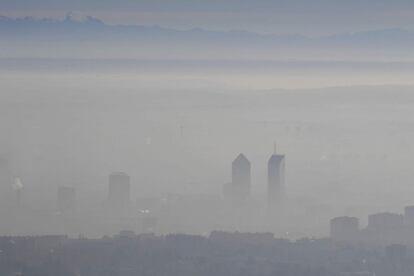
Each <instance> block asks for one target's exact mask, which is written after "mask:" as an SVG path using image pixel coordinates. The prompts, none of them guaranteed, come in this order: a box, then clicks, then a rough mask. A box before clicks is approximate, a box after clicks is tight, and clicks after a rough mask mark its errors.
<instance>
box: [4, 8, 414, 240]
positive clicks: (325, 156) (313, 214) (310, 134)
mask: <svg viewBox="0 0 414 276" xmlns="http://www.w3.org/2000/svg"><path fill="white" fill-rule="evenodd" d="M57 2H60V3H59V4H55V2H54V4H52V3H50V2H49V1H40V0H39V1H32V4H30V1H27V2H24V3H23V1H4V2H2V3H1V5H2V6H1V7H2V9H1V10H2V14H4V17H2V18H1V19H0V34H1V37H2V38H0V47H1V53H0V105H1V107H0V126H1V128H2V131H1V134H0V170H1V178H2V182H1V189H2V192H1V197H2V199H3V200H2V201H1V205H3V207H2V208H0V210H1V211H0V216H1V218H2V219H4V221H13V219H14V218H15V214H14V213H13V211H12V210H13V208H12V207H10V206H12V205H13V204H12V201H13V200H14V199H13V191H12V190H13V187H12V183H13V178H14V177H19V178H20V179H21V181H22V183H23V184H24V188H23V192H22V195H21V196H22V198H21V202H22V206H24V208H26V209H29V210H31V212H34V213H37V214H44V213H45V212H49V213H52V212H53V210H54V208H55V206H56V190H57V187H58V186H62V185H64V186H70V187H75V188H76V189H77V204H78V206H79V207H78V208H79V209H82V208H85V209H93V208H99V207H97V206H100V204H102V202H103V201H104V200H105V199H106V197H107V190H108V187H107V186H108V175H109V174H110V173H111V172H113V171H125V172H126V173H128V174H129V175H130V176H131V185H132V190H131V199H132V200H135V199H136V198H138V197H156V196H160V195H167V194H184V195H198V194H203V195H213V196H221V193H222V185H223V184H224V183H226V182H229V181H230V178H231V172H230V168H231V162H232V161H233V159H234V158H235V157H236V156H237V155H238V154H239V153H241V152H242V153H244V154H245V155H246V156H247V157H248V158H249V160H250V161H251V163H252V194H253V196H254V198H255V200H256V201H258V202H260V201H265V198H266V196H265V194H266V181H267V180H266V163H267V160H268V158H269V157H270V155H271V154H272V152H273V144H274V143H275V142H276V144H277V151H278V152H280V153H283V154H285V155H286V190H287V198H288V200H289V202H290V205H289V214H290V216H291V221H292V224H293V225H294V227H295V229H296V231H297V232H298V233H306V234H307V235H309V236H311V235H316V236H323V235H326V234H327V231H328V221H329V219H330V218H332V217H333V216H341V215H349V216H357V217H360V218H362V222H363V224H365V221H364V219H365V218H366V216H367V215H368V214H369V213H372V212H378V211H395V212H400V211H401V210H402V208H403V207H404V206H406V205H410V204H413V203H414V202H413V199H412V196H411V195H412V193H413V192H414V188H413V187H412V175H411V173H412V164H413V161H414V160H413V159H414V157H413V154H412V150H413V149H412V145H411V141H412V140H413V138H414V137H413V136H414V132H413V131H414V122H413V118H414V116H413V115H414V114H413V113H414V111H413V110H414V109H413V104H414V95H413V93H412V92H413V88H414V83H413V80H412V75H413V73H414V63H413V54H412V46H413V44H414V31H413V24H414V21H413V19H412V18H414V17H412V12H413V9H414V5H413V4H412V3H411V2H410V1H393V4H392V5H391V4H390V2H388V1H387V2H386V1H364V2H363V3H364V4H362V3H361V2H360V1H347V3H346V4H345V3H343V2H342V1H341V3H342V4H339V1H329V3H328V1H312V4H309V2H308V1H306V3H305V1H296V2H295V1H293V2H291V1H289V3H288V2H287V1H272V2H271V1H257V2H256V1H255V2H253V1H242V2H243V3H245V4H244V5H237V7H238V8H237V9H233V7H234V6H233V5H232V4H231V2H232V1H228V3H227V4H220V3H221V2H220V3H219V2H218V1H216V2H212V4H206V3H204V2H201V1H195V2H193V1H192V2H191V3H192V4H189V3H188V2H185V1H178V0H177V1H173V2H174V3H172V4H165V5H161V4H160V5H158V4H157V3H155V2H152V1H151V2H149V1H136V2H133V1H124V2H125V3H124V4H125V6H124V8H123V9H117V8H115V6H116V5H117V3H115V2H112V1H105V2H104V3H103V4H102V6H101V8H99V9H97V10H95V9H94V8H96V7H97V6H98V2H97V1H87V2H83V1H82V2H81V1H71V2H70V3H69V2H67V1H57ZM332 2H336V3H335V5H332V4H330V3H332ZM154 3H155V4H154ZM274 3H277V4H274ZM290 3H293V4H290ZM390 5H391V6H390ZM160 7H161V8H160ZM321 7H323V8H321ZM73 10H74V11H76V12H75V13H68V12H69V11H73ZM93 10H95V11H93ZM3 11H4V12H3ZM279 13H283V16H279ZM348 13H349V14H350V13H352V15H350V17H348V16H345V14H348ZM182 14H185V16H184V17H182V16H181V15H182ZM229 14H230V15H231V16H230V17H229ZM89 15H92V16H94V17H93V18H92V17H87V16H89ZM125 15H126V16H125ZM290 15H292V16H290ZM397 15H398V16H397ZM23 16H33V18H22V17H23ZM368 16H369V17H370V18H371V19H372V20H370V21H369V22H366V21H365V20H364V18H366V17H368ZM95 17H96V18H95ZM42 18H49V19H42ZM246 18H247V19H248V20H247V21H246ZM315 18H318V20H316V21H315ZM390 18H392V19H393V20H391V19H390ZM395 18H397V19H398V20H394V19H395ZM297 19H300V20H299V21H298V20H297ZM229 21H231V22H229ZM153 25H159V26H153ZM234 30H241V31H234ZM39 216H41V215H39ZM91 217H92V216H91ZM299 218H300V219H299ZM303 218H307V219H308V220H304V219H303ZM39 221H42V223H39ZM44 221H46V222H47V221H48V219H44V220H42V219H38V220H37V221H36V217H35V216H33V221H30V220H28V221H24V222H22V223H16V224H13V223H4V224H1V225H0V234H2V235H7V234H44V233H49V232H56V231H57V230H56V229H59V228H58V227H56V228H53V226H52V225H48V224H47V223H43V222H44ZM16 225H17V226H16ZM18 225H24V227H21V226H18ZM97 229H98V227H96V229H89V230H88V231H86V232H87V233H88V234H90V235H93V234H97V233H99V234H106V233H105V229H99V231H98V230H97ZM263 229H264V228H263ZM119 230H121V229H119ZM167 230H168V229H167ZM257 230H262V229H261V228H260V227H258V229H257ZM63 231H64V229H63ZM111 231H112V230H111ZM108 232H110V231H108Z"/></svg>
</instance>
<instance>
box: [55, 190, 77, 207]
mask: <svg viewBox="0 0 414 276" xmlns="http://www.w3.org/2000/svg"><path fill="white" fill-rule="evenodd" d="M57 208H58V211H59V212H62V213H65V212H69V211H74V210H75V208H76V191H75V188H73V187H66V186H60V187H59V188H58V190H57Z"/></svg>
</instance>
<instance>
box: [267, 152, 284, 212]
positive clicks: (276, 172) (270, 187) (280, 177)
mask: <svg viewBox="0 0 414 276" xmlns="http://www.w3.org/2000/svg"><path fill="white" fill-rule="evenodd" d="M284 193H285V156H284V155H280V154H276V153H274V154H273V155H272V156H271V157H270V159H269V161H268V163H267V196H268V203H269V206H274V205H277V204H278V203H280V202H281V201H282V200H283V197H284Z"/></svg>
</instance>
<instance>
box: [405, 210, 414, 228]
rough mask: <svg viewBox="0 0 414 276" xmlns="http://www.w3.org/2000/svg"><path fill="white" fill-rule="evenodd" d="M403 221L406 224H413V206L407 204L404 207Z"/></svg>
mask: <svg viewBox="0 0 414 276" xmlns="http://www.w3.org/2000/svg"><path fill="white" fill-rule="evenodd" d="M404 222H405V223H406V224H410V225H414V206H407V207H405V208H404Z"/></svg>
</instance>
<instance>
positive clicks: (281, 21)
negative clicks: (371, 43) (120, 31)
mask: <svg viewBox="0 0 414 276" xmlns="http://www.w3.org/2000/svg"><path fill="white" fill-rule="evenodd" d="M0 11H2V12H1V13H2V14H5V15H14V16H22V15H32V16H50V17H62V16H63V15H64V14H65V13H67V12H69V11H76V12H80V13H83V14H88V15H93V16H98V17H100V18H102V19H103V20H105V21H106V22H109V23H121V24H158V25H162V26H168V27H173V28H183V29H187V28H194V27H202V28H208V29H218V30H226V29H244V30H250V31H257V32H264V33H268V32H271V33H301V34H309V35H320V34H327V33H336V32H355V31H361V30H372V29H383V28H396V27H399V28H407V29H414V16H413V15H414V1H411V0H394V1H390V0H348V1H343V0H313V1H310V0H272V1H270V0H225V1H223V0H221V1H219V0H210V1H202V0H71V1H69V0H54V1H52V0H2V1H1V2H0Z"/></svg>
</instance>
